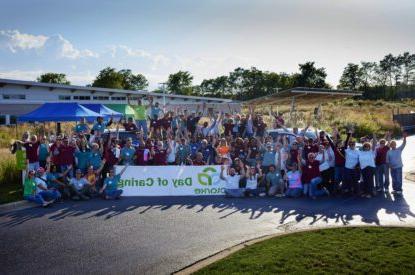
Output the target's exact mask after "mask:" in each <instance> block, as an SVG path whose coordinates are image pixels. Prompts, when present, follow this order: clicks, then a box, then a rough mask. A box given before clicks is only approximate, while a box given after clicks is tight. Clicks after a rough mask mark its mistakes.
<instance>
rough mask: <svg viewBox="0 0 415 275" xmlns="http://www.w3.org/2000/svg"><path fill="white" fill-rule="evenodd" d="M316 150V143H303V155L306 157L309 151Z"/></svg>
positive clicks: (315, 151) (314, 151)
mask: <svg viewBox="0 0 415 275" xmlns="http://www.w3.org/2000/svg"><path fill="white" fill-rule="evenodd" d="M317 152H318V145H316V144H313V145H305V146H304V154H305V155H304V157H306V158H307V157H308V154H309V153H317Z"/></svg>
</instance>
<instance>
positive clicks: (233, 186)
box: [220, 162, 245, 198]
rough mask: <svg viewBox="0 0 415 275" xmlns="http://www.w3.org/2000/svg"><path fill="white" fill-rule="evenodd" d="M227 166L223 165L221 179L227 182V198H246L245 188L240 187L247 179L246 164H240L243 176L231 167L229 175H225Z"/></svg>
mask: <svg viewBox="0 0 415 275" xmlns="http://www.w3.org/2000/svg"><path fill="white" fill-rule="evenodd" d="M225 168H226V167H225V166H224V165H222V167H221V172H220V178H221V179H222V180H224V181H226V187H225V197H227V198H241V197H244V196H245V188H240V187H239V182H240V180H241V179H242V178H244V177H245V170H244V164H243V163H242V162H241V163H240V169H241V174H239V175H238V174H236V171H235V168H232V167H229V168H228V173H227V175H225V174H224V171H225Z"/></svg>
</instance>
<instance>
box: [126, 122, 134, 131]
mask: <svg viewBox="0 0 415 275" xmlns="http://www.w3.org/2000/svg"><path fill="white" fill-rule="evenodd" d="M123 126H124V129H125V130H126V131H136V130H137V126H135V124H134V123H131V124H129V123H124V124H123Z"/></svg>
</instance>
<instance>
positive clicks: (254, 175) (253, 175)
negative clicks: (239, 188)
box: [245, 163, 265, 197]
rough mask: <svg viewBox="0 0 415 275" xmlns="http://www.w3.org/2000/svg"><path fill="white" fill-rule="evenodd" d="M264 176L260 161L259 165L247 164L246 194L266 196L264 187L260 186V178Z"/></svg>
mask: <svg viewBox="0 0 415 275" xmlns="http://www.w3.org/2000/svg"><path fill="white" fill-rule="evenodd" d="M261 178H262V170H261V166H260V165H259V163H258V164H257V166H256V167H255V166H251V167H249V166H246V186H245V194H246V195H247V196H250V197H253V196H260V197H263V196H265V190H264V188H260V187H259V186H258V183H259V180H260V179H261Z"/></svg>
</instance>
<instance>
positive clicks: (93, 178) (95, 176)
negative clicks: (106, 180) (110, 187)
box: [85, 159, 106, 197]
mask: <svg viewBox="0 0 415 275" xmlns="http://www.w3.org/2000/svg"><path fill="white" fill-rule="evenodd" d="M105 163H106V160H105V159H103V160H102V165H101V167H100V168H99V169H98V170H94V167H93V166H89V167H88V172H87V173H86V175H85V179H86V180H87V181H88V185H86V186H85V188H86V189H88V190H86V193H87V194H88V195H89V196H92V197H94V196H96V195H97V193H98V191H99V186H98V181H99V179H100V176H101V171H102V169H104V166H105Z"/></svg>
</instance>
